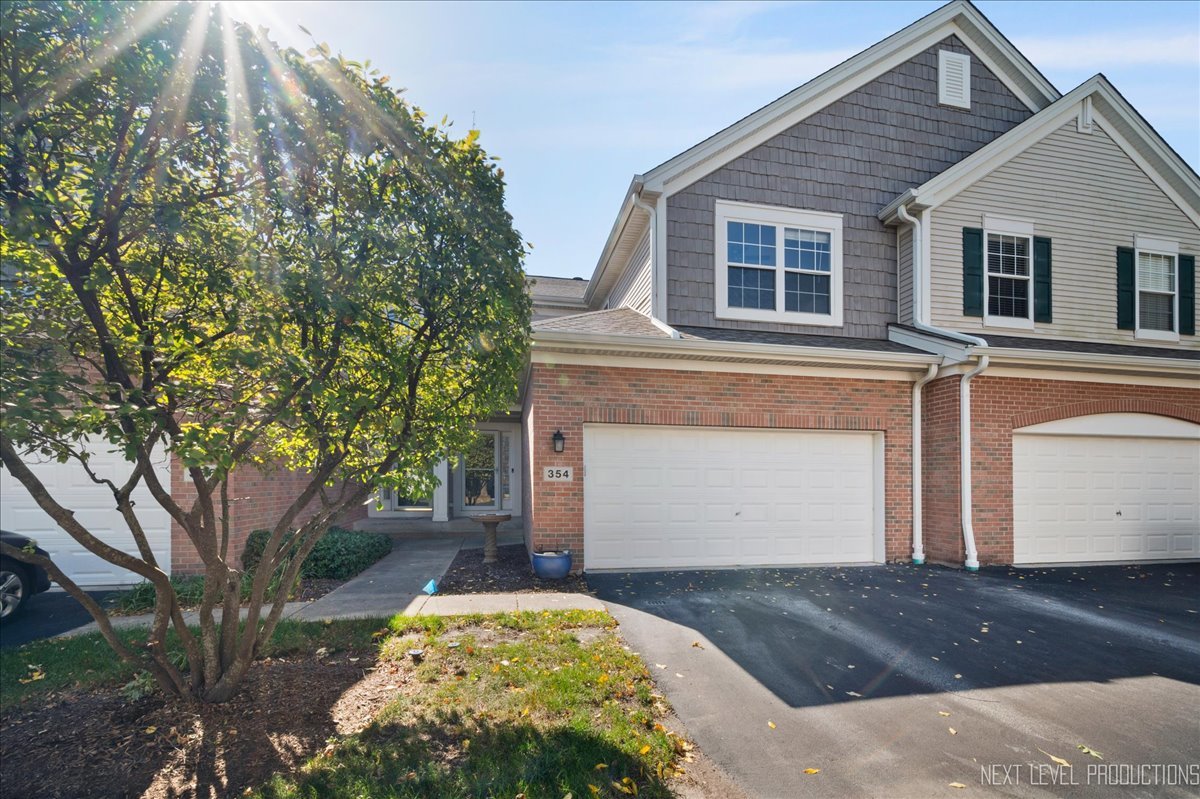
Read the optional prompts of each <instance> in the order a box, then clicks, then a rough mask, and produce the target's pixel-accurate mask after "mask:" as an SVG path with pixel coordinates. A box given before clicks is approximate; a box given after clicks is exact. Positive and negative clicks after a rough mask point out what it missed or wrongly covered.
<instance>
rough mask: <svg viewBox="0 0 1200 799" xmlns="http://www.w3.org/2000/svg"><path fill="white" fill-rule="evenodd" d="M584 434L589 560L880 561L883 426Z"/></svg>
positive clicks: (629, 565)
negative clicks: (876, 430)
mask: <svg viewBox="0 0 1200 799" xmlns="http://www.w3.org/2000/svg"><path fill="white" fill-rule="evenodd" d="M583 439H584V461H585V464H586V469H585V476H584V508H585V510H584V559H585V561H586V567H587V568H588V569H589V570H595V569H648V568H691V567H716V566H760V565H799V564H819V563H866V562H872V561H881V560H882V559H883V545H882V540H883V539H882V535H881V533H882V508H881V507H880V498H879V497H877V490H881V488H882V481H881V480H880V479H879V478H878V477H877V471H878V469H879V468H880V467H881V466H882V462H881V460H882V454H881V450H882V446H881V444H882V436H880V435H877V434H872V433H830V432H815V431H790V430H771V431H759V430H753V431H751V430H728V429H723V428H703V427H650V426H644V425H629V426H626V425H585V426H584V431H583ZM877 448H878V449H879V450H880V453H879V454H877ZM880 492H881V491H880Z"/></svg>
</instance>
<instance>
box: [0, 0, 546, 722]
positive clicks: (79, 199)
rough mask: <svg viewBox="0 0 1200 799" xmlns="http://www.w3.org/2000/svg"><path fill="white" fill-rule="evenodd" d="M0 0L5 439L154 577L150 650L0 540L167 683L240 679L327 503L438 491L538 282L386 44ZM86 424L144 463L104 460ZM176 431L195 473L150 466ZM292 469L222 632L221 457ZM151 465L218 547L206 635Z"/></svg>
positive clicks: (126, 564) (176, 11)
mask: <svg viewBox="0 0 1200 799" xmlns="http://www.w3.org/2000/svg"><path fill="white" fill-rule="evenodd" d="M2 14H3V16H2V24H3V38H4V48H3V52H2V53H0V102H2V104H3V105H2V109H0V110H2V112H3V126H2V127H3V131H2V138H0V194H2V213H3V220H2V221H3V238H2V239H0V246H2V251H0V256H2V261H3V270H4V280H3V283H2V288H0V301H2V303H3V305H2V309H0V310H2V311H3V319H2V321H0V344H2V346H3V356H4V368H3V371H2V374H0V390H2V398H3V411H2V412H3V416H2V419H0V459H2V461H3V465H4V467H5V468H7V469H9V470H11V472H12V474H13V475H14V476H15V477H16V478H17V479H18V480H20V481H21V483H22V484H23V485H24V486H25V487H26V488H27V489H28V490H29V492H30V493H31V494H32V496H33V497H34V499H35V500H36V501H37V503H38V504H39V505H40V507H41V508H42V509H43V510H44V511H45V512H46V513H48V514H49V515H50V516H51V517H53V518H54V520H55V521H56V522H57V523H58V524H59V526H61V527H62V528H63V529H64V530H65V531H66V532H67V533H69V534H70V535H71V536H72V537H73V538H74V539H75V540H76V541H78V542H79V543H80V544H82V545H83V546H84V547H86V548H87V549H88V550H89V551H90V552H93V553H95V554H96V555H98V556H100V557H102V558H104V559H105V560H107V561H110V562H112V563H114V564H116V565H118V566H120V567H123V568H125V569H129V570H131V571H133V572H135V573H137V574H139V575H141V576H142V577H144V578H145V579H147V580H149V581H150V582H152V583H153V584H154V586H155V589H156V603H155V611H154V614H155V615H154V622H153V627H152V630H151V634H150V636H149V642H148V644H147V646H146V649H145V650H144V651H132V650H130V649H128V648H126V647H125V646H123V645H122V643H121V642H120V641H119V640H118V639H117V638H116V637H115V636H114V635H113V633H112V628H111V625H110V624H109V621H108V619H107V618H106V616H105V614H104V612H103V611H102V609H101V608H100V607H98V606H97V604H96V603H95V602H93V601H92V600H91V599H89V598H88V597H87V595H86V594H85V593H84V592H83V591H81V590H80V588H79V587H78V586H77V585H75V584H74V583H73V582H72V581H71V580H70V579H69V578H67V576H66V575H65V574H63V573H62V571H61V570H59V569H58V568H57V567H55V566H54V564H53V563H50V562H49V561H47V560H45V559H41V558H38V557H37V556H34V555H31V554H29V553H24V552H18V551H15V550H13V548H12V547H7V546H6V547H5V548H4V553H5V554H6V555H10V556H12V557H16V558H19V559H22V560H25V561H30V562H37V563H39V564H40V565H42V566H44V567H46V568H47V569H48V570H49V571H50V572H51V574H52V576H53V577H54V579H55V580H57V581H58V583H59V584H60V585H62V586H63V587H64V588H65V589H66V590H67V591H68V592H70V593H71V594H72V595H73V596H75V597H76V598H77V599H79V601H80V602H82V603H83V604H84V606H85V607H87V609H88V610H89V611H90V612H91V613H92V615H93V616H94V617H95V618H96V620H97V621H98V622H99V625H100V629H101V631H102V632H103V634H104V635H105V637H106V639H107V640H108V642H109V643H110V644H111V645H112V646H113V648H114V649H115V650H116V651H117V652H118V654H119V655H120V656H121V657H122V658H124V659H126V660H129V661H131V662H134V663H137V664H140V665H141V666H142V667H144V668H146V669H148V670H149V671H150V673H151V674H153V675H154V677H155V678H156V680H157V681H158V683H159V685H160V686H162V688H163V689H164V690H165V691H167V692H170V693H173V694H178V695H182V696H188V697H195V698H199V699H202V700H206V701H223V700H225V699H227V698H228V697H229V696H231V695H232V693H233V692H234V691H235V690H236V688H237V686H238V683H239V681H240V680H241V679H242V677H243V675H244V674H245V672H246V670H247V668H248V667H249V665H250V663H251V662H252V660H253V658H254V654H255V652H256V650H257V649H258V648H259V647H260V646H261V644H262V643H263V642H264V641H265V640H266V639H267V638H269V637H270V635H271V634H272V632H273V630H274V627H275V625H276V623H277V622H278V620H279V617H280V614H281V611H282V609H283V604H284V602H285V600H286V598H287V593H288V588H290V586H291V585H293V584H294V582H295V580H296V577H297V575H298V573H299V569H300V565H301V563H302V561H303V560H304V557H305V556H306V555H307V554H308V553H309V552H310V551H311V550H312V548H313V546H314V545H315V544H316V542H317V540H318V539H319V538H320V536H321V535H322V534H323V533H324V531H325V530H326V529H327V528H328V527H329V525H330V523H331V522H333V521H334V520H336V519H337V518H338V517H339V515H340V514H342V513H344V512H345V511H346V510H348V509H350V508H352V507H355V506H360V505H361V504H362V503H364V502H365V501H367V499H368V497H369V496H370V495H371V494H372V493H373V492H374V491H375V490H376V489H377V488H379V487H381V486H389V487H393V488H396V489H397V490H399V491H401V492H404V493H409V494H411V495H422V494H427V493H428V491H430V490H431V489H432V487H433V485H432V481H433V478H432V476H431V475H432V465H433V462H434V460H435V459H436V458H437V457H439V454H440V453H445V452H448V451H461V450H462V449H464V448H466V447H467V446H468V444H469V442H470V440H471V435H472V433H471V430H472V426H473V423H474V421H476V420H478V419H480V418H482V417H484V416H486V415H488V414H491V413H495V412H497V411H500V410H503V409H506V408H507V407H508V405H509V403H510V402H511V401H512V399H513V397H514V395H515V391H516V386H517V382H518V376H519V372H520V369H521V368H522V364H523V362H524V358H525V353H526V349H527V346H528V336H529V304H528V299H527V297H526V294H525V291H524V280H523V275H522V271H521V261H522V257H523V244H522V242H521V240H520V237H519V235H518V233H517V232H516V231H515V230H514V229H513V227H512V220H511V218H510V216H509V215H508V214H507V213H506V212H505V210H504V205H503V201H504V183H503V173H502V172H501V170H500V169H498V168H497V166H496V164H495V163H494V161H493V159H490V158H489V157H488V156H487V154H486V153H485V152H484V151H483V150H482V149H481V148H480V146H479V143H478V141H477V134H476V133H475V132H474V131H472V132H471V133H469V134H468V135H466V136H465V137H463V138H457V139H456V138H453V137H451V136H450V135H449V131H448V129H447V126H446V125H445V121H444V120H443V122H442V124H438V125H431V124H429V123H428V122H427V120H426V118H425V117H424V115H423V114H422V112H421V111H420V110H419V109H417V108H415V107H414V106H412V105H410V104H408V103H406V102H405V100H404V99H403V98H402V96H401V94H400V93H399V92H397V91H395V90H393V89H391V88H390V87H389V86H388V85H387V78H386V77H385V76H381V75H379V74H378V73H377V71H375V70H372V69H370V65H369V63H368V64H359V63H356V62H353V61H348V60H346V59H343V58H342V57H340V56H333V55H331V54H330V51H329V48H328V47H327V46H325V45H318V46H316V47H315V48H314V49H313V50H311V51H310V52H309V53H307V54H301V53H298V52H296V51H295V50H281V49H280V48H278V47H276V46H275V45H274V44H273V43H272V42H270V41H269V40H268V39H267V38H266V33H265V31H262V30H251V29H250V28H248V27H247V26H244V25H240V24H234V23H232V22H230V21H229V20H228V19H226V18H225V17H224V15H223V13H222V12H221V10H220V8H219V7H216V8H213V7H210V6H208V5H207V4H180V5H174V6H172V5H167V4H157V3H153V4H152V3H145V4H134V3H90V2H52V3H51V2H38V3H32V2H10V3H5V4H4V6H3V12H2ZM98 441H101V442H107V445H108V446H110V447H116V448H118V449H119V450H120V451H123V452H124V454H125V456H126V457H127V459H128V460H129V461H131V462H132V463H133V464H134V469H133V473H132V476H131V477H129V478H128V479H127V480H117V479H116V478H114V476H112V475H105V474H102V473H97V471H96V470H94V469H93V466H92V462H91V459H90V457H89V455H90V452H94V451H95V450H96V447H97V444H96V442H98ZM164 452H168V453H172V454H173V455H174V456H176V457H178V458H179V459H180V460H181V462H182V464H183V467H184V471H185V477H186V482H187V487H186V490H184V491H177V492H175V493H172V492H171V487H170V486H168V485H164V484H163V483H162V482H161V481H160V480H159V479H158V477H157V475H156V473H155V471H154V468H153V463H154V462H155V460H156V459H160V458H161V457H162V455H163V453H164ZM31 455H37V456H51V457H54V458H57V459H58V460H59V461H63V462H66V461H73V462H75V463H78V464H79V465H80V466H81V467H82V468H83V469H85V470H86V472H87V474H88V476H89V477H90V478H91V479H92V480H93V481H94V482H96V483H97V484H99V485H103V486H106V487H107V488H108V489H109V490H111V492H112V496H113V501H114V505H115V507H116V508H117V509H119V511H120V512H121V514H122V516H123V518H124V520H125V521H126V522H127V524H128V526H129V529H130V532H131V533H132V534H133V538H134V540H135V541H136V542H137V552H136V553H127V552H123V551H121V550H119V549H115V548H113V547H111V546H109V545H108V544H106V543H105V542H104V541H103V540H101V538H99V537H98V536H96V535H94V534H93V533H92V532H91V531H89V530H88V529H86V528H85V527H84V526H83V525H82V524H81V523H80V522H79V520H77V519H76V518H75V516H74V515H73V514H72V512H71V507H70V506H71V500H70V497H63V496H53V495H52V494H51V493H50V492H49V491H48V490H47V487H46V486H45V485H43V484H42V483H41V482H40V481H39V480H38V478H37V476H36V475H35V474H33V473H32V472H31V471H30V470H29V469H28V468H27V467H26V465H25V464H24V462H23V460H22V458H23V457H25V458H28V457H30V456H31ZM275 468H281V469H291V470H302V471H303V472H304V473H306V474H307V475H309V476H310V478H311V479H310V480H309V481H308V483H307V485H306V486H305V487H304V489H303V491H301V493H300V494H299V495H298V496H297V497H296V500H295V501H294V502H293V503H292V504H291V505H290V507H288V508H287V510H286V511H285V512H284V513H283V514H282V515H281V516H280V518H279V519H278V520H277V522H276V524H275V525H274V528H273V529H272V532H271V535H270V539H269V541H268V542H267V544H266V546H265V547H264V551H263V555H262V562H261V565H260V566H259V568H258V569H257V571H256V572H255V576H254V580H253V585H252V590H251V599H250V603H249V617H248V618H247V620H246V623H245V625H244V627H242V628H239V626H238V625H237V624H225V625H220V624H218V623H217V621H216V614H215V611H216V610H217V609H220V610H221V611H222V612H223V613H224V618H226V619H231V618H236V615H237V612H238V605H239V586H240V582H241V579H242V575H241V573H240V571H239V569H238V567H237V563H236V558H235V553H234V552H232V551H231V547H230V539H231V530H230V524H229V519H230V494H229V483H230V476H231V474H233V473H234V471H235V470H237V469H275ZM142 485H144V486H146V487H147V488H148V489H149V491H150V493H151V494H152V495H153V497H154V500H155V501H156V503H157V504H158V505H160V506H161V507H162V508H164V509H165V510H166V511H167V512H168V513H169V515H170V517H171V519H172V520H173V521H174V522H176V523H178V525H179V526H180V527H181V528H182V529H183V530H184V531H185V532H186V534H187V536H188V538H189V540H190V541H191V543H192V544H193V545H194V546H195V548H196V550H197V551H198V552H199V554H200V557H201V559H202V561H203V563H204V576H205V581H206V582H205V593H204V598H203V604H202V605H201V607H200V623H199V633H198V634H194V633H193V632H191V631H189V629H188V628H187V627H186V626H185V625H184V623H183V617H182V614H181V611H180V606H179V602H178V599H177V597H176V595H175V592H174V590H173V589H172V587H171V584H170V581H169V580H168V579H167V575H166V573H165V571H164V569H163V566H164V564H160V563H158V562H156V559H155V556H154V553H153V552H152V551H151V549H150V546H149V543H148V541H147V539H146V535H145V532H144V530H143V528H142V525H141V523H140V521H139V513H138V508H137V507H135V505H134V503H133V501H132V500H131V494H132V492H133V490H134V489H135V488H137V487H138V486H142ZM306 507H309V508H313V507H315V508H316V510H315V512H314V513H313V515H312V517H311V519H309V520H308V521H304V522H303V523H299V521H300V520H301V519H303V518H305V516H304V513H305V508H306ZM280 574H282V579H281V580H280V581H279V582H280V583H281V585H282V587H281V588H279V589H278V590H275V591H272V590H271V586H272V578H273V577H278V576H279V575H280ZM172 627H173V628H174V630H175V632H176V634H177V635H178V636H179V639H180V641H181V642H182V647H183V650H184V651H185V652H186V656H187V663H186V666H185V667H184V668H179V667H177V666H176V665H175V664H174V663H172V661H171V659H170V658H168V656H167V651H166V647H165V640H166V635H167V632H168V630H169V629H170V628H172Z"/></svg>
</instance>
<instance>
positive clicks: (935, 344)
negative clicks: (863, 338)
mask: <svg viewBox="0 0 1200 799" xmlns="http://www.w3.org/2000/svg"><path fill="white" fill-rule="evenodd" d="M888 341H894V342H896V343H897V344H903V345H904V346H906V347H912V348H913V349H917V350H924V351H925V352H931V353H934V354H936V355H940V356H942V357H943V358H945V359H946V361H947V362H949V363H961V362H963V361H965V360H967V358H969V357H970V355H971V350H972V349H973V346H972V345H970V344H967V343H966V342H965V341H950V340H948V339H944V338H941V337H940V336H931V335H927V334H925V333H920V332H918V331H915V330H906V329H903V328H897V327H889V328H888ZM989 352H990V350H989Z"/></svg>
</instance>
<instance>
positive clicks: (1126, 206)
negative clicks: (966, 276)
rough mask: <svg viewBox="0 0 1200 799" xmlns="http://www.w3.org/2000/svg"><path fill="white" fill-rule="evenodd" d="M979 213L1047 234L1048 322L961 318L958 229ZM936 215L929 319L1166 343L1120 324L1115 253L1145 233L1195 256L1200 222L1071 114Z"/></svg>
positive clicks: (975, 222) (1191, 343) (1192, 342)
mask: <svg viewBox="0 0 1200 799" xmlns="http://www.w3.org/2000/svg"><path fill="white" fill-rule="evenodd" d="M985 213H986V214H992V215H995V216H998V217H1004V218H1009V219H1017V220H1023V221H1028V222H1032V223H1033V225H1034V235H1036V236H1044V237H1047V238H1049V239H1051V249H1052V263H1053V267H1052V270H1051V274H1052V280H1053V283H1052V286H1053V302H1054V305H1053V317H1054V321H1053V322H1050V323H1038V324H1037V325H1035V327H1034V329H1033V330H1032V331H1029V330H1014V329H1013V328H1000V327H994V328H992V327H986V326H985V325H984V323H983V320H982V319H981V318H979V317H964V316H963V315H962V229H963V228H964V227H975V228H977V227H982V223H983V220H982V216H983V214H985ZM932 217H933V218H932V223H931V224H932V228H931V231H930V235H931V243H930V248H931V250H932V255H933V265H932V293H933V308H932V311H933V315H932V321H933V323H934V324H935V325H940V326H944V327H949V328H952V329H955V330H969V331H979V330H984V331H986V330H995V331H996V332H998V333H1001V332H1002V333H1005V334H1013V335H1029V336H1035V337H1038V338H1062V339H1076V340H1095V341H1110V342H1118V343H1125V344H1132V343H1146V344H1150V345H1153V346H1163V342H1158V341H1153V342H1147V341H1144V340H1138V341H1136V342H1135V340H1134V331H1132V330H1118V329H1117V266H1116V249H1117V247H1118V246H1122V247H1132V246H1133V237H1134V236H1135V235H1137V234H1141V235H1145V236H1152V237H1154V238H1163V239H1168V240H1172V241H1178V242H1179V251H1180V252H1181V253H1184V254H1193V255H1195V254H1200V228H1197V227H1196V225H1195V224H1193V223H1192V222H1191V221H1190V220H1189V219H1188V217H1187V216H1186V215H1185V214H1184V213H1183V212H1182V211H1181V210H1180V209H1179V208H1178V206H1176V205H1175V204H1174V203H1173V202H1172V201H1171V199H1170V198H1168V197H1167V196H1166V195H1165V194H1164V193H1163V192H1162V191H1161V190H1160V189H1159V188H1158V187H1157V186H1156V185H1155V184H1154V182H1153V181H1151V179H1150V178H1149V177H1148V176H1147V175H1146V174H1145V173H1144V172H1143V171H1142V170H1141V169H1140V168H1139V167H1138V166H1137V164H1135V163H1134V162H1133V161H1132V160H1131V159H1130V158H1129V156H1127V155H1126V154H1125V152H1124V151H1123V150H1121V148H1120V147H1119V146H1118V145H1117V144H1116V143H1115V142H1114V141H1113V140H1112V139H1111V138H1110V137H1109V136H1108V135H1107V134H1106V133H1105V132H1104V131H1103V130H1102V129H1101V128H1100V126H1099V125H1098V124H1097V125H1095V126H1094V132H1093V133H1091V134H1085V133H1079V132H1078V130H1077V127H1076V123H1075V121H1074V120H1072V121H1071V122H1069V123H1068V124H1066V125H1063V126H1062V127H1061V128H1059V129H1058V130H1056V131H1055V132H1053V133H1051V134H1050V135H1049V136H1047V137H1046V138H1045V139H1043V140H1042V141H1040V142H1038V143H1037V144H1035V145H1033V146H1032V147H1030V148H1029V149H1028V150H1026V151H1025V152H1023V153H1021V154H1020V155H1018V156H1016V157H1015V158H1013V159H1012V160H1011V161H1009V162H1008V163H1007V164H1005V165H1004V166H1002V167H1000V168H999V169H997V170H996V171H994V172H992V173H991V174H990V175H987V176H986V177H984V178H983V179H982V180H980V181H978V182H976V183H974V184H973V185H971V186H970V187H968V188H966V189H964V190H963V191H962V192H961V193H960V194H958V195H957V196H956V197H954V198H953V199H951V200H949V201H948V202H946V203H945V204H943V205H942V206H941V207H940V208H936V209H934V211H933V215H932ZM1181 345H1182V346H1185V347H1188V348H1191V349H1195V348H1197V347H1200V340H1198V339H1197V337H1195V336H1183V337H1182V339H1181Z"/></svg>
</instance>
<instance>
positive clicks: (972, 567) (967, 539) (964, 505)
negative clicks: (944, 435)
mask: <svg viewBox="0 0 1200 799" xmlns="http://www.w3.org/2000/svg"><path fill="white" fill-rule="evenodd" d="M987 367H988V356H986V355H984V356H983V357H981V358H980V359H979V363H977V364H975V366H974V368H972V369H971V370H970V371H969V372H966V373H965V374H964V375H963V376H962V379H961V380H960V381H959V383H958V443H959V453H958V467H959V481H960V482H959V496H960V499H961V505H960V507H959V514H960V515H961V516H962V534H963V545H964V547H965V548H966V551H967V556H966V563H965V564H964V565H965V566H966V567H967V571H973V572H974V571H979V553H978V551H976V549H975V525H974V524H973V522H972V515H973V513H972V501H971V378H973V377H975V375H977V374H979V373H980V372H982V371H983V370H984V369H986V368H987Z"/></svg>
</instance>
